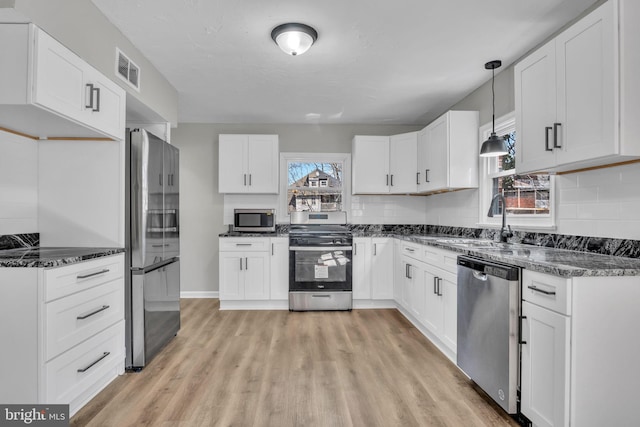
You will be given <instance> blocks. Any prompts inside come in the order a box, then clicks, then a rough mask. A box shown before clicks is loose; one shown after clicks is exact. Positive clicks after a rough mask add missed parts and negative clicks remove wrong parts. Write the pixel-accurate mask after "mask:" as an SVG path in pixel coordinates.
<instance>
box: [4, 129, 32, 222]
mask: <svg viewBox="0 0 640 427" xmlns="http://www.w3.org/2000/svg"><path fill="white" fill-rule="evenodd" d="M37 231H38V143H37V141H34V140H32V139H28V138H24V137H21V136H17V135H14V134H11V133H7V132H2V131H0V235H2V234H21V233H35V232H37Z"/></svg>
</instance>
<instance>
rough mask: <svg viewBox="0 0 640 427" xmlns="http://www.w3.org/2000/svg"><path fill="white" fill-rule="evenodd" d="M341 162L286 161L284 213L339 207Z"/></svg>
mask: <svg viewBox="0 0 640 427" xmlns="http://www.w3.org/2000/svg"><path fill="white" fill-rule="evenodd" d="M343 169H344V168H343V163H342V162H331V163H317V162H302V161H288V162H287V172H288V184H287V210H288V212H298V211H311V212H331V211H341V210H342V190H343V188H342V187H343V184H342V180H343Z"/></svg>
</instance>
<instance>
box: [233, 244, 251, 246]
mask: <svg viewBox="0 0 640 427" xmlns="http://www.w3.org/2000/svg"><path fill="white" fill-rule="evenodd" d="M236 246H251V243H236Z"/></svg>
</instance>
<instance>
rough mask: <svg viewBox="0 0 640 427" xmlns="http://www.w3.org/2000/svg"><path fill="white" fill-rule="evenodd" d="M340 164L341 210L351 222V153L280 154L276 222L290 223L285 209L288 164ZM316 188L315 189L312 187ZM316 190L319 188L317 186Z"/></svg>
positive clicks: (287, 187)
mask: <svg viewBox="0 0 640 427" xmlns="http://www.w3.org/2000/svg"><path fill="white" fill-rule="evenodd" d="M291 161H293V162H316V163H337V162H341V163H342V165H343V166H342V210H343V211H345V212H347V222H350V221H351V153H280V194H279V195H278V212H277V221H278V222H279V223H281V224H282V223H286V224H288V223H289V222H290V218H289V210H288V209H287V194H288V189H289V167H288V164H289V162H291ZM314 188H316V187H314ZM317 188H321V187H320V186H318V187H317Z"/></svg>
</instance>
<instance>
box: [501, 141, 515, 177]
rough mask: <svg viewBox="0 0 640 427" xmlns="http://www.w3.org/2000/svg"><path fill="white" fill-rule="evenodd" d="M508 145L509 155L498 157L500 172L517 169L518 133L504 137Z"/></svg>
mask: <svg viewBox="0 0 640 427" xmlns="http://www.w3.org/2000/svg"><path fill="white" fill-rule="evenodd" d="M502 138H504V140H505V142H506V143H507V150H508V151H509V153H508V154H505V155H504V156H500V157H498V172H502V171H508V170H511V169H515V167H516V131H513V132H511V133H508V134H506V135H503V136H502Z"/></svg>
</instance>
